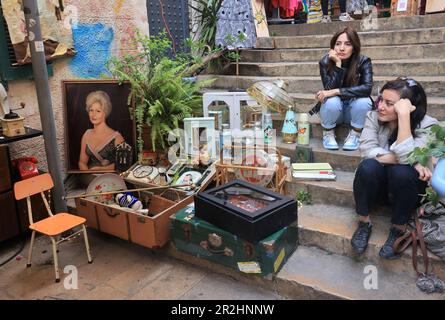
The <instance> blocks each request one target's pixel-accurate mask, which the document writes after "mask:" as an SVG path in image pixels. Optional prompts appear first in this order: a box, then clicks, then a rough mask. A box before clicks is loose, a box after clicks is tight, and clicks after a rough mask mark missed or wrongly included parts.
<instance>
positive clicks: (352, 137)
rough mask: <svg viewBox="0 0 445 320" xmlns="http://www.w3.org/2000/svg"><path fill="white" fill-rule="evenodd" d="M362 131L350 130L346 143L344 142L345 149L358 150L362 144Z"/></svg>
mask: <svg viewBox="0 0 445 320" xmlns="http://www.w3.org/2000/svg"><path fill="white" fill-rule="evenodd" d="M360 135H361V133H360V132H357V131H355V130H352V129H351V131H349V134H348V136H347V137H346V140H345V143H344V144H343V150H346V151H354V150H357V149H358V147H359V146H360Z"/></svg>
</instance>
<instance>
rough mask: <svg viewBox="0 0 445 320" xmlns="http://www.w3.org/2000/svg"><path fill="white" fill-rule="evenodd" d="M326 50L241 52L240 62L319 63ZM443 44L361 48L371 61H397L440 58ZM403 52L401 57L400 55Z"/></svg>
mask: <svg viewBox="0 0 445 320" xmlns="http://www.w3.org/2000/svg"><path fill="white" fill-rule="evenodd" d="M327 51H328V50H327V49H326V48H309V49H276V50H243V51H242V52H241V59H240V61H242V62H302V61H319V60H320V59H321V57H323V56H324V55H325V54H326V53H327ZM444 51H445V43H436V44H415V45H411V44H409V45H399V46H393V45H389V46H380V47H362V50H361V52H362V54H364V55H366V56H368V57H370V58H371V59H372V60H385V59H389V60H397V59H400V58H401V57H403V58H404V59H427V58H441V57H443V52H444ZM402 52H403V55H401V53H402Z"/></svg>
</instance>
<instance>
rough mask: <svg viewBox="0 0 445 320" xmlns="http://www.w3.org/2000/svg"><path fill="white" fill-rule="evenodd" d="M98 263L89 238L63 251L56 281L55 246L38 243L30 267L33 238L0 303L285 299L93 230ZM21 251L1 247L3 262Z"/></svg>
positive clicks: (3, 270)
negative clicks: (74, 284) (72, 283)
mask: <svg viewBox="0 0 445 320" xmlns="http://www.w3.org/2000/svg"><path fill="white" fill-rule="evenodd" d="M89 238H90V244H91V250H92V254H93V258H94V262H93V263H92V264H88V263H87V258H86V254H85V249H84V248H85V247H84V243H83V238H82V237H78V238H76V239H73V240H71V241H69V242H65V243H63V244H61V245H60V246H59V249H60V252H59V264H60V271H61V282H60V283H55V282H54V268H53V265H52V254H51V246H50V243H49V239H48V238H43V237H42V238H38V239H37V241H36V247H35V248H34V256H33V265H32V267H31V268H26V255H27V253H28V251H27V249H28V245H29V239H28V240H27V243H26V246H25V249H24V250H23V251H22V252H21V254H20V255H19V256H18V257H17V258H16V259H14V260H12V261H10V262H9V263H7V264H6V265H4V266H2V267H0V299H3V300H5V299H82V300H83V299H163V300H172V299H186V300H202V299H204V300H206V299H215V300H220V299H225V300H240V299H245V300H265V299H267V300H277V299H283V298H282V297H280V296H278V295H276V294H274V293H272V292H269V291H266V290H264V289H260V288H258V287H255V286H249V285H247V284H244V283H240V282H239V281H236V280H235V279H232V278H230V277H229V276H225V275H220V274H215V273H213V272H211V271H209V270H206V269H201V268H199V267H195V266H191V265H188V264H186V263H184V262H181V261H179V260H175V259H173V258H171V257H169V256H167V254H166V252H165V251H157V252H152V251H151V250H149V249H147V248H143V247H140V246H137V245H134V244H130V243H128V242H125V241H122V240H119V239H117V238H115V237H111V236H107V235H106V234H103V233H99V232H95V231H94V230H89ZM18 248H19V246H18V245H17V244H15V245H14V244H12V245H9V246H7V247H5V246H3V247H2V248H0V263H1V262H2V261H4V260H5V259H6V258H8V257H10V256H11V254H12V253H14V251H16V250H17V249H18ZM67 265H74V266H75V267H76V268H77V270H78V289H70V290H69V289H66V288H65V286H64V283H65V282H68V280H69V278H67V277H68V276H69V275H70V274H68V273H66V274H64V273H63V268H64V267H65V266H67Z"/></svg>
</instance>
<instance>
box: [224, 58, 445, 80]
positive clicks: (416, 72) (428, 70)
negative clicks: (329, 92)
mask: <svg viewBox="0 0 445 320" xmlns="http://www.w3.org/2000/svg"><path fill="white" fill-rule="evenodd" d="M372 69H373V72H374V74H378V75H379V76H391V77H397V76H400V75H403V76H404V75H408V74H409V75H411V76H412V77H414V78H416V76H428V75H435V76H439V75H442V76H445V59H404V60H374V61H373V62H372ZM235 72H236V66H235V64H234V63H232V64H231V65H230V66H229V67H228V68H227V70H226V74H232V75H233V74H235ZM319 74H320V69H319V65H318V62H315V61H314V62H287V63H283V62H276V63H254V62H240V63H239V75H241V76H266V77H278V76H288V77H301V76H317V75H319Z"/></svg>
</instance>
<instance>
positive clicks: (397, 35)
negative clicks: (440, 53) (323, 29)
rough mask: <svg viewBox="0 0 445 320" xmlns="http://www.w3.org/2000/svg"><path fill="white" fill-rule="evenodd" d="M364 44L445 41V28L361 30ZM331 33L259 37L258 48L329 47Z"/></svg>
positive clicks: (361, 38) (382, 44)
mask: <svg viewBox="0 0 445 320" xmlns="http://www.w3.org/2000/svg"><path fill="white" fill-rule="evenodd" d="M359 36H360V42H361V45H362V46H366V47H369V46H390V45H405V44H420V43H443V42H444V38H445V28H444V27H443V26H442V27H439V28H425V29H419V28H418V29H407V30H390V31H380V30H378V31H366V32H359ZM331 38H332V33H331V34H325V35H318V34H314V35H306V36H279V37H269V38H258V39H257V43H256V48H257V49H261V48H264V49H270V48H275V49H290V48H295V49H298V48H329V43H330V40H331Z"/></svg>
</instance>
